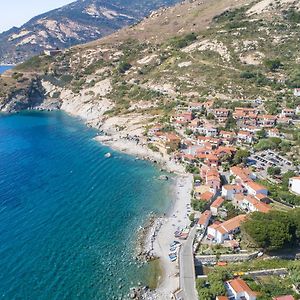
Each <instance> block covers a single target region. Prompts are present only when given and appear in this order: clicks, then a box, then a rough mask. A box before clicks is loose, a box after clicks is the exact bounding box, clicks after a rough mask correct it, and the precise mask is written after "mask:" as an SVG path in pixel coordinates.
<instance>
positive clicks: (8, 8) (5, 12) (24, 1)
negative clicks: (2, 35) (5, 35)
mask: <svg viewBox="0 0 300 300" xmlns="http://www.w3.org/2000/svg"><path fill="white" fill-rule="evenodd" d="M71 2H74V0H0V32H3V31H5V30H8V29H10V28H11V27H13V26H17V27H19V26H21V25H22V24H24V23H26V22H27V21H29V20H30V19H31V18H32V17H35V16H36V15H39V14H41V13H44V12H47V11H49V10H51V9H54V8H58V7H60V6H63V5H65V4H68V3H71Z"/></svg>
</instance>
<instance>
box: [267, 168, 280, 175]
mask: <svg viewBox="0 0 300 300" xmlns="http://www.w3.org/2000/svg"><path fill="white" fill-rule="evenodd" d="M267 172H268V174H269V175H270V176H276V175H280V173H281V169H280V168H279V167H268V170H267Z"/></svg>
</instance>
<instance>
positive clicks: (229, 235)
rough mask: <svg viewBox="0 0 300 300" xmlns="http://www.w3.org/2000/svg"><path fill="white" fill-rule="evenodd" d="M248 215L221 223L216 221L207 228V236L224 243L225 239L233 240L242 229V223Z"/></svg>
mask: <svg viewBox="0 0 300 300" xmlns="http://www.w3.org/2000/svg"><path fill="white" fill-rule="evenodd" d="M245 218H246V215H239V216H236V217H234V218H232V219H230V220H227V221H225V222H223V223H221V224H218V223H214V224H212V225H210V226H208V228H207V237H208V238H210V239H212V240H214V241H216V243H218V244H222V243H223V242H224V241H225V240H232V239H233V235H234V234H235V233H238V232H239V231H240V226H241V223H242V222H243V221H244V220H245Z"/></svg>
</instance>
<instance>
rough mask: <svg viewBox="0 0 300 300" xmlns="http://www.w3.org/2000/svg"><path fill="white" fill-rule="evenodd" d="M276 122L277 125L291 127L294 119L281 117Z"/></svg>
mask: <svg viewBox="0 0 300 300" xmlns="http://www.w3.org/2000/svg"><path fill="white" fill-rule="evenodd" d="M276 122H277V124H282V125H289V124H291V122H292V119H291V118H287V117H279V118H278V119H277V121H276Z"/></svg>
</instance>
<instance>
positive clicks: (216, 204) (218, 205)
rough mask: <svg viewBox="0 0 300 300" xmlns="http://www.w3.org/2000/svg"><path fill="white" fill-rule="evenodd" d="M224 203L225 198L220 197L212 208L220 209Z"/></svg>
mask: <svg viewBox="0 0 300 300" xmlns="http://www.w3.org/2000/svg"><path fill="white" fill-rule="evenodd" d="M224 201H225V199H224V198H222V197H218V198H217V199H216V200H215V201H214V202H213V203H212V205H211V206H210V207H215V208H219V207H220V206H221V205H222V204H223V202H224Z"/></svg>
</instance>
